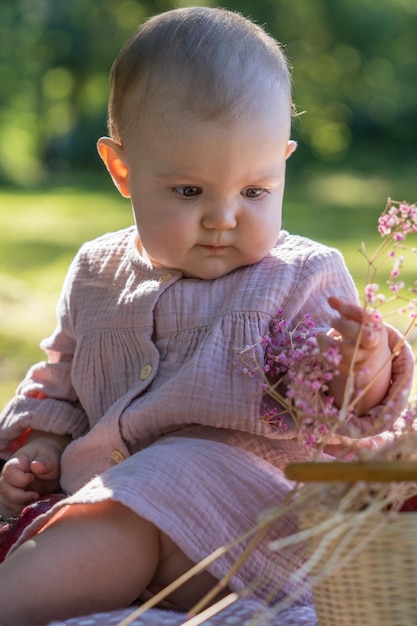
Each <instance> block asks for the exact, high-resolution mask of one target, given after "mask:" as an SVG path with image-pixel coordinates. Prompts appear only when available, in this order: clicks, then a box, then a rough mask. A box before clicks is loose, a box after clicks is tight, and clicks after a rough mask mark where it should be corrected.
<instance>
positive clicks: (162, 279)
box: [158, 272, 172, 283]
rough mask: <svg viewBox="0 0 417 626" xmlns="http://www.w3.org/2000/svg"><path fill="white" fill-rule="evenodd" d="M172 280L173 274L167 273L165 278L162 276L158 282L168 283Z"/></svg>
mask: <svg viewBox="0 0 417 626" xmlns="http://www.w3.org/2000/svg"><path fill="white" fill-rule="evenodd" d="M170 278H172V274H171V272H167V273H166V274H164V275H163V276H160V277H159V278H158V282H160V283H166V281H167V280H169V279H170Z"/></svg>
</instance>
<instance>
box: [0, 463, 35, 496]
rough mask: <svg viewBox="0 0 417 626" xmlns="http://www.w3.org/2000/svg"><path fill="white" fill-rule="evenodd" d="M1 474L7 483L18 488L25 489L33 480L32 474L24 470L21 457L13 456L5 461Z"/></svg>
mask: <svg viewBox="0 0 417 626" xmlns="http://www.w3.org/2000/svg"><path fill="white" fill-rule="evenodd" d="M2 476H3V478H4V480H5V482H7V483H8V484H10V485H11V486H13V487H17V488H18V489H25V488H26V487H27V486H28V485H30V483H31V482H32V481H33V474H32V472H30V471H26V470H25V465H24V464H22V462H21V459H18V458H13V459H10V460H9V461H7V463H6V464H5V466H4V468H3V472H2Z"/></svg>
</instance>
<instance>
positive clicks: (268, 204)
mask: <svg viewBox="0 0 417 626" xmlns="http://www.w3.org/2000/svg"><path fill="white" fill-rule="evenodd" d="M291 110H292V104H291V88H290V75H289V71H288V67H287V63H286V60H285V57H284V55H283V53H282V51H281V49H280V47H279V45H278V44H277V42H276V41H275V40H274V39H272V38H271V37H270V36H269V35H268V34H266V32H265V31H264V30H263V29H261V28H260V27H259V26H257V25H255V24H253V23H252V22H251V21H249V20H247V19H245V18H244V17H242V16H241V15H239V14H236V13H233V12H230V11H227V10H223V9H210V8H200V7H192V8H187V9H178V10H173V11H169V12H167V13H163V14H161V15H158V16H155V17H153V18H151V19H149V20H148V21H147V22H146V23H145V24H144V25H143V26H142V27H141V28H140V29H139V30H138V31H137V33H136V34H135V35H134V36H133V37H132V39H131V40H130V41H128V42H127V44H126V45H125V46H124V48H123V49H122V50H121V52H120V54H119V56H118V58H117V59H116V61H115V63H114V65H113V67H112V71H111V94H110V102H109V131H110V137H103V138H101V139H100V140H99V141H98V151H99V154H100V156H101V158H102V160H103V161H104V163H105V165H106V167H107V169H108V171H109V173H110V175H111V177H112V179H113V181H114V183H115V185H116V187H117V189H118V190H119V192H120V193H121V194H122V195H123V196H125V197H126V198H130V199H131V203H132V207H133V213H134V217H135V222H136V224H135V226H132V227H131V228H128V229H126V230H123V231H121V232H117V233H109V234H106V235H104V236H102V237H101V238H99V239H97V240H96V241H93V242H89V243H87V244H85V245H84V246H83V247H82V248H81V250H80V251H79V253H78V254H77V256H76V258H75V259H74V261H73V263H72V265H71V267H70V269H69V272H68V275H67V278H66V281H65V284H64V287H63V291H62V295H61V299H60V303H59V307H58V324H57V327H56V330H55V332H54V333H53V334H52V336H51V337H49V338H48V339H46V340H45V341H44V342H43V343H42V347H43V349H44V350H45V352H46V354H47V357H48V358H47V361H46V362H42V363H39V364H37V365H35V366H34V367H33V368H32V369H31V370H30V371H29V372H28V374H27V376H26V378H25V380H24V381H23V382H22V383H21V384H20V386H19V388H18V390H17V394H16V396H15V398H14V399H13V400H12V401H11V402H10V403H9V405H8V406H7V407H6V408H5V410H4V411H3V413H2V415H1V417H0V452H1V453H2V454H3V456H5V457H6V458H7V459H8V460H7V462H6V464H5V466H4V468H3V472H2V476H1V478H0V506H1V509H0V512H1V513H2V514H3V516H8V515H9V516H10V515H18V514H19V512H20V511H21V509H22V508H23V507H24V506H25V505H27V504H29V503H31V502H34V501H36V500H38V499H39V498H40V497H41V496H42V495H44V494H48V493H53V492H56V491H57V490H58V489H62V490H63V491H64V492H65V493H66V494H67V497H66V498H65V499H63V500H61V501H60V502H59V503H57V504H56V505H55V506H54V507H53V508H52V509H51V510H50V511H49V513H48V514H47V515H44V516H42V517H40V518H38V519H37V520H36V521H35V522H34V523H33V524H32V526H31V527H30V528H29V529H28V532H27V533H26V534H24V535H23V536H22V538H21V541H20V545H19V546H18V547H15V549H14V550H13V551H11V553H10V554H9V555H8V557H7V558H6V560H5V561H4V562H3V564H2V565H0V580H1V584H0V616H1V623H2V625H3V626H17V625H18V626H28V625H30V626H35V624H44V623H46V622H48V621H50V620H53V619H55V620H57V619H66V618H69V617H71V616H76V615H83V614H88V613H91V612H94V611H105V610H111V609H114V608H118V607H120V606H127V605H129V604H131V603H132V602H134V601H135V600H136V599H138V598H140V597H144V596H143V594H145V593H146V594H149V593H151V594H153V593H155V592H157V591H158V590H160V589H161V588H163V587H164V586H166V585H167V584H169V583H170V582H172V581H173V580H174V579H176V578H177V577H178V576H179V575H181V574H182V573H184V572H185V571H187V570H188V569H189V568H190V567H191V566H192V565H193V564H194V563H196V562H198V561H200V560H201V559H202V558H203V557H205V556H207V555H208V554H210V553H211V552H212V551H213V550H215V549H216V548H217V547H219V546H221V545H223V544H225V543H228V542H229V541H231V540H232V539H234V538H236V537H239V536H240V535H241V534H242V533H244V532H245V531H247V530H248V529H249V528H251V527H252V526H253V524H254V523H255V522H256V519H257V516H258V514H259V512H260V511H262V510H263V509H264V508H265V507H268V506H272V505H274V504H276V503H277V502H279V501H281V500H282V499H283V498H285V496H286V495H287V494H288V493H289V491H290V490H291V483H290V482H289V481H288V480H287V479H286V478H285V477H284V474H283V471H282V470H283V468H284V466H285V465H286V464H287V463H289V462H290V461H295V460H302V459H304V458H306V452H305V450H304V449H303V448H302V446H301V445H300V444H299V443H298V441H297V437H296V430H295V426H293V427H291V425H290V427H289V428H287V429H286V430H285V431H280V430H279V429H277V428H276V427H274V426H272V425H269V424H266V423H265V422H264V421H262V420H260V419H259V416H260V411H261V405H262V401H263V399H262V394H263V391H262V389H261V386H260V385H259V381H257V380H256V379H255V378H253V379H250V378H248V377H245V376H243V375H242V373H241V372H239V371H237V370H236V369H234V368H233V367H232V362H233V357H234V353H235V350H236V349H238V348H243V347H244V346H246V345H252V344H257V343H259V342H260V339H261V338H262V337H263V336H264V335H265V334H266V333H267V332H268V328H269V326H270V323H271V320H273V319H274V317H275V316H276V312H277V310H278V309H282V311H283V315H284V317H285V319H286V320H288V322H289V327H290V328H293V327H294V326H296V324H297V323H298V322H299V321H300V320H301V319H303V317H304V316H305V314H306V313H311V314H312V316H313V318H314V320H315V322H316V324H317V326H318V327H319V328H320V329H322V330H323V335H322V336H321V340H320V341H321V345H322V347H323V349H326V347H327V346H328V345H330V344H331V342H333V341H334V338H335V337H337V338H338V345H339V349H340V352H341V355H342V363H341V366H340V368H339V369H340V375H339V376H337V377H336V378H335V379H334V381H333V388H332V392H333V394H334V396H335V398H336V401H337V402H339V403H340V402H341V401H342V397H343V392H344V387H345V384H346V377H347V373H348V370H349V367H350V363H351V359H352V356H353V355H354V358H355V362H354V371H355V372H356V374H357V378H356V383H357V386H358V388H360V387H364V386H365V385H366V382H367V380H370V379H371V378H372V377H373V376H374V375H375V373H376V372H379V375H378V378H377V381H376V383H375V384H374V385H372V387H371V388H370V389H369V390H368V391H367V392H366V393H365V394H364V395H363V397H362V399H361V402H360V405H358V407H357V413H358V419H357V422H358V423H360V422H361V419H363V420H364V423H366V424H367V426H368V427H369V424H371V423H373V422H375V423H376V422H377V418H378V415H379V413H380V412H381V411H382V410H383V407H384V406H386V405H387V404H388V403H390V406H391V408H392V407H394V409H395V414H396V415H398V414H399V412H400V411H401V409H402V404H401V398H400V395H399V394H398V393H394V391H393V389H395V388H396V387H398V384H399V383H398V381H399V380H400V378H401V376H402V375H403V374H404V372H405V371H406V370H407V367H408V366H409V363H410V359H409V355H408V352H407V349H406V348H404V349H403V351H402V352H401V354H400V355H399V356H397V357H396V358H395V359H394V360H393V361H392V364H391V360H390V356H391V351H392V348H393V346H394V345H395V343H396V340H397V335H396V334H395V332H394V331H393V330H392V329H389V328H386V327H385V326H384V325H383V324H382V323H380V324H379V325H378V326H377V327H373V328H372V331H370V332H362V331H361V328H362V324H363V322H365V323H366V322H368V321H370V314H368V313H364V312H363V311H362V309H361V308H360V307H359V306H358V299H357V293H356V290H355V287H354V285H353V282H352V279H351V277H350V275H349V274H348V272H347V270H346V267H345V265H344V262H343V260H342V257H341V255H340V254H339V253H338V252H337V251H336V250H334V249H330V248H328V247H325V246H323V245H320V244H318V243H316V242H313V241H310V240H308V239H305V238H302V237H298V236H293V235H289V234H288V233H287V232H285V231H283V230H282V229H281V208H282V200H283V193H284V182H285V166H286V161H287V159H288V157H289V156H290V155H291V154H292V153H293V152H294V149H295V147H296V144H295V142H294V141H291V139H290V125H291ZM335 311H336V313H335ZM368 318H369V319H368ZM359 335H360V344H359V348H358V350H357V351H355V352H354V345H355V342H356V340H357V338H358V336H359ZM408 382H409V380H408V379H407V380H406V381H405V384H408ZM370 409H372V411H371V413H369V411H370ZM394 409H392V411H393V410H394ZM393 419H394V418H393ZM19 438H20V439H19ZM16 440H18V441H19V446H20V447H19V448H18V449H17V450H15V448H16ZM294 529H295V526H294V520H293V519H292V518H288V519H285V518H284V519H283V520H282V521H281V522H280V524H279V525H278V526H277V527H276V528H274V529H273V530H272V531H271V533H270V534H269V535H266V536H265V539H264V540H263V541H261V542H259V544H258V545H257V547H256V548H255V549H254V550H253V552H252V553H251V555H250V556H249V558H248V559H247V560H246V561H245V563H244V564H243V566H242V567H241V568H240V569H239V570H238V571H237V572H236V573H235V574H234V575H233V576H232V578H231V580H230V583H229V587H230V589H231V590H234V591H240V590H242V589H243V588H245V586H246V585H247V584H248V583H249V582H250V581H251V580H253V579H254V578H255V577H256V576H257V575H258V574H259V573H260V572H263V571H268V567H269V568H270V570H269V571H270V575H269V577H267V579H265V581H264V584H263V585H261V586H259V588H258V591H257V592H256V593H257V594H258V596H259V597H266V594H267V593H269V592H270V591H271V588H273V586H274V584H275V581H276V580H283V583H282V585H281V587H280V589H279V590H278V591H276V594H275V597H281V596H283V595H285V594H287V593H290V592H291V591H293V587H292V585H293V583H292V579H291V577H289V576H286V573H285V570H284V569H283V567H284V565H283V564H282V563H281V564H276V565H274V566H273V567H270V564H269V552H268V541H269V540H270V539H271V537H272V536H273V537H277V536H280V535H283V534H287V533H289V532H292V531H293V530H294ZM243 549H244V545H239V546H235V548H233V549H232V550H230V551H229V552H228V553H227V554H225V555H223V556H222V557H221V558H219V559H218V560H217V561H216V562H214V563H213V564H212V565H211V566H210V567H209V568H208V570H207V571H206V572H204V573H203V574H201V575H199V576H198V577H197V578H196V579H193V580H192V581H190V582H189V583H186V584H185V585H184V586H183V587H181V588H180V589H178V590H177V591H176V592H174V593H172V594H171V596H170V598H169V599H170V600H171V601H172V602H173V603H175V604H176V605H177V606H178V607H180V608H181V609H189V608H190V607H191V606H192V605H193V604H194V603H195V602H196V601H197V600H198V599H199V598H200V597H201V596H202V595H203V594H204V593H205V592H206V591H208V590H209V589H211V588H212V586H213V585H214V584H215V582H216V581H217V580H219V579H220V578H222V577H223V576H224V575H225V573H226V572H227V571H228V570H229V568H230V567H231V565H232V564H233V563H234V562H235V561H236V559H237V558H238V557H239V556H240V554H241V553H242V550H243ZM301 558H302V556H301V555H299V554H297V553H296V552H294V562H296V560H297V559H300V560H301ZM24 580H26V581H27V584H25V586H24V589H23V590H22V581H24Z"/></svg>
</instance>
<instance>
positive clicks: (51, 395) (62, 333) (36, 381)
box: [0, 260, 88, 458]
mask: <svg viewBox="0 0 417 626" xmlns="http://www.w3.org/2000/svg"><path fill="white" fill-rule="evenodd" d="M77 265H78V263H77V260H75V261H74V262H73V264H72V265H71V267H70V269H69V272H68V274H67V277H66V280H65V282H64V287H63V290H62V293H61V297H60V300H59V304H58V308H57V316H58V323H57V327H56V329H55V331H54V333H53V334H52V335H51V337H49V338H48V339H45V340H43V341H42V342H41V348H42V349H43V350H44V352H45V353H46V355H47V360H46V361H42V362H40V363H37V364H36V365H34V366H33V367H32V368H31V369H30V370H29V371H28V373H27V374H26V376H25V378H24V379H23V381H22V382H21V383H20V384H19V386H18V388H17V390H16V395H15V397H14V398H13V399H12V400H11V401H10V402H9V404H8V405H7V406H6V407H5V409H4V410H3V412H2V413H1V414H0V454H1V456H2V457H3V458H7V457H8V456H10V454H11V451H12V450H13V448H14V447H15V446H13V442H15V440H16V439H19V437H21V436H22V434H23V433H24V432H25V431H27V429H36V430H42V431H45V432H53V433H56V434H62V435H63V434H65V435H71V436H72V437H74V438H77V437H79V436H81V435H82V434H84V432H85V431H86V430H87V427H88V421H87V416H86V415H85V412H84V411H83V409H82V407H81V405H80V403H79V402H78V398H77V394H76V392H75V390H74V388H73V386H72V384H71V368H72V362H73V355H74V351H75V346H76V340H75V335H74V332H73V328H72V323H71V306H70V303H71V286H72V284H73V281H74V279H75V275H76V268H77Z"/></svg>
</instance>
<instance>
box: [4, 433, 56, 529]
mask: <svg viewBox="0 0 417 626" xmlns="http://www.w3.org/2000/svg"><path fill="white" fill-rule="evenodd" d="M60 458H61V450H60V448H59V446H56V445H54V443H53V442H51V441H49V440H48V438H46V439H42V438H35V439H33V440H32V441H30V442H28V443H26V444H25V445H24V446H22V447H21V448H20V449H19V450H18V451H17V452H16V453H15V454H14V456H13V457H12V458H11V459H9V460H8V461H7V462H6V463H5V465H4V467H3V471H2V474H1V476H0V514H2V515H3V516H4V517H6V516H10V515H17V514H19V513H20V511H21V510H22V509H23V508H24V507H25V506H26V505H27V504H30V503H32V502H35V501H36V500H38V499H39V497H40V496H41V495H43V494H46V493H51V492H52V491H54V490H56V489H57V487H58V485H59V463H60Z"/></svg>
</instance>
